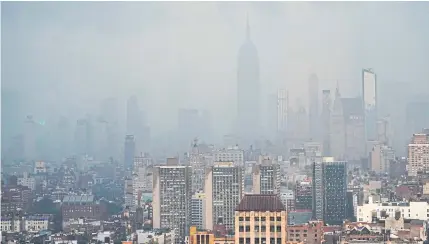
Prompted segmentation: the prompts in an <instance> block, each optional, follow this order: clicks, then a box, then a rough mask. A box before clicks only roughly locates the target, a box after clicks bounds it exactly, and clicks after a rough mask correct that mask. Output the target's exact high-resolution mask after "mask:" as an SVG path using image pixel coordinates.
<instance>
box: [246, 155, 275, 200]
mask: <svg viewBox="0 0 429 244" xmlns="http://www.w3.org/2000/svg"><path fill="white" fill-rule="evenodd" d="M252 173H253V190H252V192H253V194H274V195H280V166H279V165H278V164H277V163H273V162H272V161H271V160H270V161H264V162H262V164H257V165H254V166H253V172H252Z"/></svg>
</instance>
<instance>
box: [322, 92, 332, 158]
mask: <svg viewBox="0 0 429 244" xmlns="http://www.w3.org/2000/svg"><path fill="white" fill-rule="evenodd" d="M322 99H323V100H322V130H323V156H325V157H327V156H330V155H331V140H330V138H329V136H330V133H331V123H330V119H331V103H332V102H331V91H330V90H323V91H322Z"/></svg>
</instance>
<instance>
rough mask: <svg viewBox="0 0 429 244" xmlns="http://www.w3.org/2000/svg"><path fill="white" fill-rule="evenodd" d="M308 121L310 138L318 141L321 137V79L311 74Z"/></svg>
mask: <svg viewBox="0 0 429 244" xmlns="http://www.w3.org/2000/svg"><path fill="white" fill-rule="evenodd" d="M308 119H309V125H310V128H309V129H310V137H311V138H312V139H318V136H319V121H320V120H319V79H318V78H317V76H316V74H311V76H310V78H309V79H308Z"/></svg>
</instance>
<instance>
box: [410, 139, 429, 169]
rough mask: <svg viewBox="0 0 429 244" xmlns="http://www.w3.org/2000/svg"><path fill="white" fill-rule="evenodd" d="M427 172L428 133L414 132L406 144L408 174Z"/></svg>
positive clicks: (428, 158) (428, 154)
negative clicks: (409, 141)
mask: <svg viewBox="0 0 429 244" xmlns="http://www.w3.org/2000/svg"><path fill="white" fill-rule="evenodd" d="M427 172H429V134H426V133H420V134H414V135H413V138H412V139H411V143H410V144H408V176H417V175H418V174H421V173H427Z"/></svg>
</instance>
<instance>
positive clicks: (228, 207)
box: [204, 162, 244, 230]
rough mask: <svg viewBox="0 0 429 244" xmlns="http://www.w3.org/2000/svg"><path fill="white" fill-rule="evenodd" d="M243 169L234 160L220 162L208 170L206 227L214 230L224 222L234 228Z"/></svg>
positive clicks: (242, 182) (241, 192) (240, 193)
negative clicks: (215, 226) (235, 210)
mask: <svg viewBox="0 0 429 244" xmlns="http://www.w3.org/2000/svg"><path fill="white" fill-rule="evenodd" d="M243 185H244V180H243V171H242V168H241V167H238V166H234V164H233V163H232V162H218V163H215V165H214V166H212V167H210V168H208V169H207V170H206V175H205V185H204V188H205V189H204V193H205V194H206V202H207V204H206V225H205V227H206V229H209V230H213V226H214V225H216V224H223V225H225V227H226V228H227V229H229V230H234V225H235V221H234V209H235V207H236V206H238V204H239V203H240V200H241V197H242V194H243V188H244V186H243Z"/></svg>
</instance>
